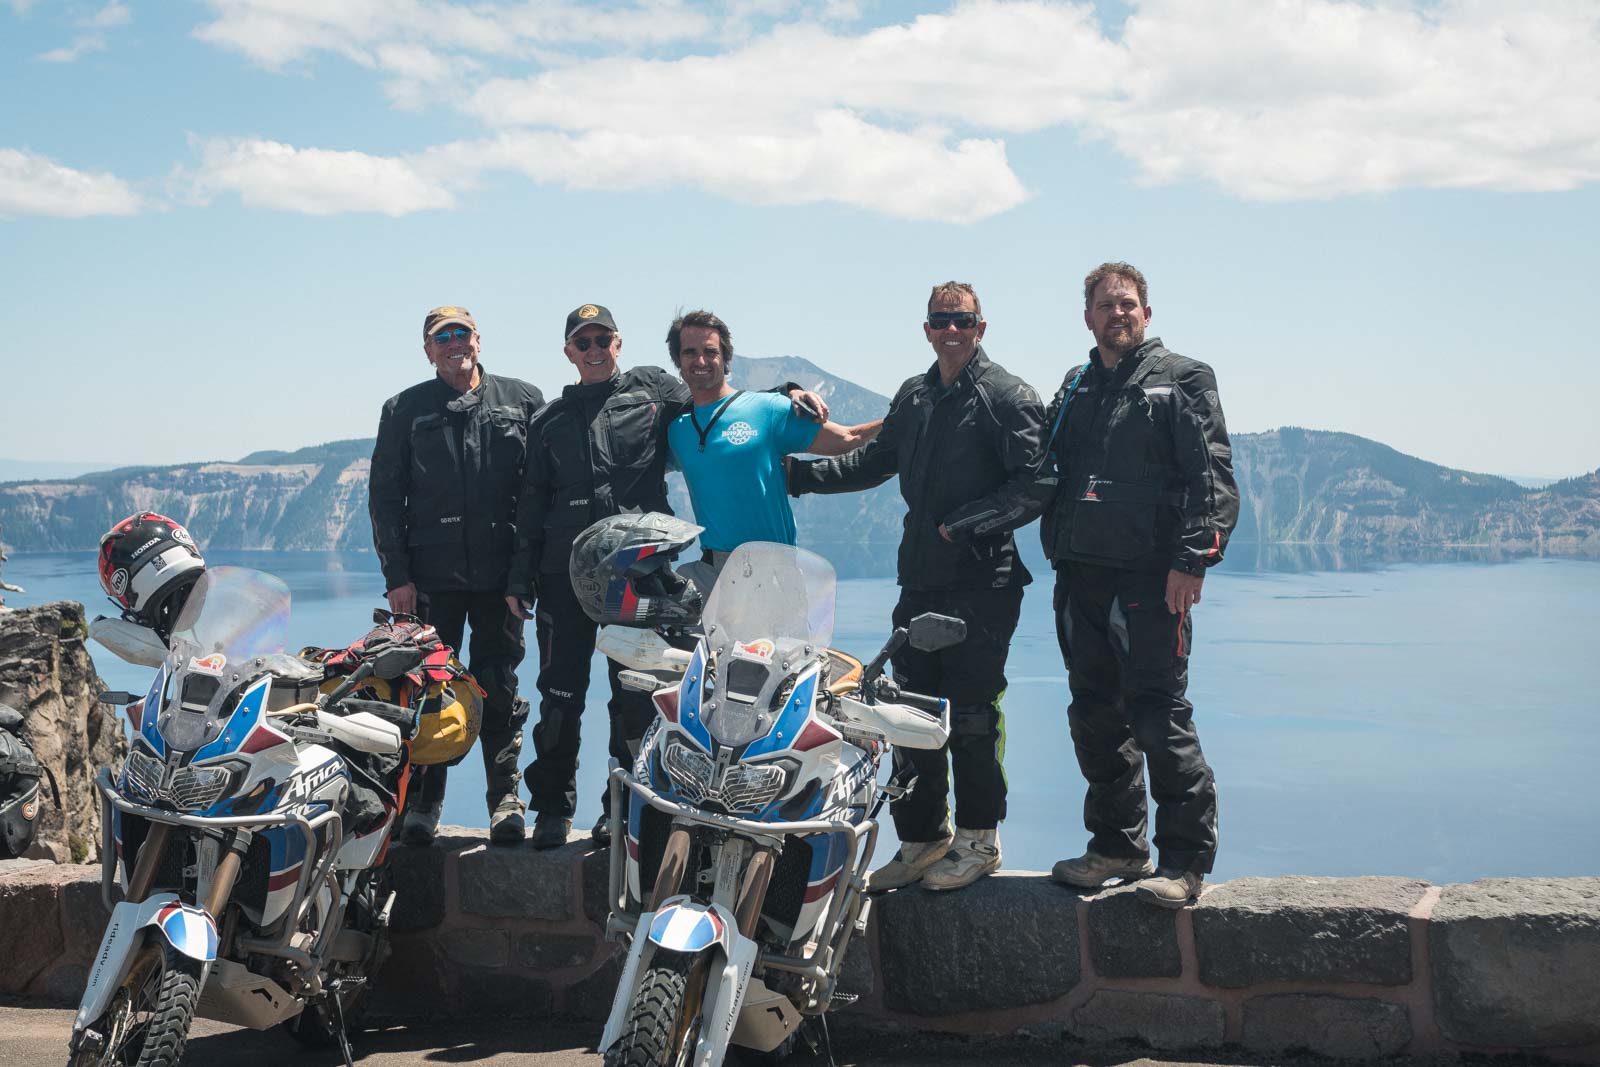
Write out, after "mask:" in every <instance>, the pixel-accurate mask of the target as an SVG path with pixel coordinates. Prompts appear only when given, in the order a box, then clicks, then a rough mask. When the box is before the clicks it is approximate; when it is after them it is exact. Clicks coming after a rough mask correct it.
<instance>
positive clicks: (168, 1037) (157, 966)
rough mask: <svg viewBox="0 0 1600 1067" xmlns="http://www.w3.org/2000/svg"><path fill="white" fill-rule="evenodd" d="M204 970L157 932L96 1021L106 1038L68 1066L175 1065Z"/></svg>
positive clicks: (95, 1026) (185, 1040)
mask: <svg viewBox="0 0 1600 1067" xmlns="http://www.w3.org/2000/svg"><path fill="white" fill-rule="evenodd" d="M200 968H201V964H200V962H199V961H198V960H192V959H190V958H189V957H188V956H185V955H184V954H183V953H181V952H179V951H178V950H177V949H175V948H173V947H172V946H171V945H170V944H168V943H167V942H166V940H165V939H163V938H162V937H160V936H159V935H156V934H151V935H150V936H149V937H148V938H146V940H145V943H144V945H143V946H142V947H141V948H140V949H139V950H138V952H137V953H136V954H135V956H134V959H133V964H132V966H130V967H129V968H128V975H127V977H126V978H124V979H123V980H122V984H121V985H120V986H118V987H117V991H116V993H115V994H114V995H113V997H112V999H111V1006H110V1007H109V1008H107V1009H106V1013H105V1014H104V1015H102V1016H101V1017H100V1018H99V1019H97V1020H95V1022H94V1023H92V1024H91V1025H90V1027H89V1028H90V1029H91V1030H94V1031H95V1032H96V1033H97V1034H98V1035H99V1036H100V1038H101V1039H102V1043H101V1044H100V1045H99V1047H98V1048H83V1049H80V1050H79V1051H78V1052H76V1053H74V1054H73V1056H72V1058H71V1059H70V1060H68V1062H67V1067H175V1065H176V1064H177V1063H178V1061H180V1060H182V1059H183V1048H184V1046H185V1045H186V1044H188V1041H189V1023H190V1021H191V1020H192V1019H193V1018H194V1007H195V1003H196V1002H197V1001H198V1000H199V999H200Z"/></svg>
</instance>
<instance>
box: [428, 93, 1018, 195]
mask: <svg viewBox="0 0 1600 1067" xmlns="http://www.w3.org/2000/svg"><path fill="white" fill-rule="evenodd" d="M462 148H463V146H452V147H451V148H450V149H449V150H448V152H449V155H450V158H452V159H454V160H458V161H459V160H461V159H464V158H471V159H474V160H475V161H476V165H477V166H478V167H480V168H483V169H495V168H508V169H513V170H518V171H521V172H522V173H523V174H525V175H527V176H528V177H529V178H531V179H533V180H534V181H537V182H549V183H557V184H561V185H565V186H567V187H569V188H580V189H638V188H663V187H669V186H690V187H694V188H700V189H704V190H706V191H708V192H711V193H713V194H716V195H719V196H725V197H727V198H729V199H731V200H737V201H741V202H744V203H756V204H808V203H819V202H830V201H831V202H837V203H843V204H851V205H854V206H857V207H862V208H866V209H867V210H870V211H876V212H879V213H882V214H885V215H890V216H894V217H898V218H910V219H945V220H949V221H956V222H972V221H976V220H978V219H982V218H987V217H989V216H991V215H995V214H998V213H999V212H1002V211H1006V210H1008V209H1010V208H1012V207H1015V206H1016V205H1017V204H1020V203H1021V202H1022V201H1024V200H1026V199H1027V196H1028V194H1027V191H1026V190H1025V189H1024V188H1023V186H1022V183H1021V182H1020V181H1019V180H1018V179H1017V177H1016V175H1015V174H1014V173H1012V171H1011V169H1010V168H1009V167H1008V166H1007V164H1006V156H1005V146H1004V145H1002V144H1001V143H1000V142H998V141H991V140H963V141H960V142H958V143H957V144H956V145H955V146H954V147H949V146H947V145H946V144H945V142H944V138H942V137H941V136H938V135H937V134H933V135H928V134H924V133H919V132H917V131H912V132H904V133H903V132H899V131H895V130H886V129H883V128H881V127H878V126H874V125H872V124H870V123H867V122H863V121H862V120H861V119H860V118H858V117H856V116H854V115H852V114H850V113H849V112H846V111H830V112H824V113H822V114H820V115H817V116H815V117H814V118H813V120H812V122H811V125H810V128H809V129H807V130H804V131H790V132H789V133H787V134H786V135H785V136H782V137H775V136H770V135H765V134H760V133H750V132H740V131H732V132H726V133H724V132H718V131H715V130H713V131H711V132H704V133H696V132H692V131H687V130H677V131H665V132H660V133H647V132H639V133H636V132H620V131H615V130H596V131H587V132H582V133H558V132H552V131H530V132H520V133H519V132H513V133H507V134H504V135H502V136H501V137H499V138H498V139H496V140H494V141H490V142H485V143H482V144H478V145H472V146H467V148H468V150H466V151H463V150H462Z"/></svg>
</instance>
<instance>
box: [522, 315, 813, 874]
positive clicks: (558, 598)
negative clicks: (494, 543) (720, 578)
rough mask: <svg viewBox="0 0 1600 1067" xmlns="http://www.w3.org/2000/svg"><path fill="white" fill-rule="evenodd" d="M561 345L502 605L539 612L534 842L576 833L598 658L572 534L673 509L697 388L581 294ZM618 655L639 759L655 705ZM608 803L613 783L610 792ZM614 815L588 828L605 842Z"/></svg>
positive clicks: (616, 753) (622, 722) (621, 704)
mask: <svg viewBox="0 0 1600 1067" xmlns="http://www.w3.org/2000/svg"><path fill="white" fill-rule="evenodd" d="M563 338H564V341H565V344H564V349H563V350H564V353H565V355H566V357H567V360H568V361H569V362H570V363H571V364H572V365H573V367H574V368H576V369H577V372H578V381H577V383H576V384H575V385H569V386H567V387H566V388H565V389H563V390H562V391H561V395H560V396H559V397H557V398H556V399H555V400H552V401H551V402H550V403H549V405H548V406H546V407H545V408H544V410H543V411H541V412H540V413H539V415H538V416H537V417H536V418H535V419H534V420H533V422H532V423H530V424H529V427H528V440H529V442H530V445H531V447H530V451H529V456H528V463H527V466H526V469H525V471H524V473H523V478H522V486H521V490H520V492H519V494H518V500H517V544H516V551H515V552H514V554H513V557H512V562H511V568H510V573H509V575H508V576H507V579H506V583H505V586H504V590H503V592H504V594H505V597H504V599H505V605H506V607H507V609H508V610H510V611H512V612H513V613H515V614H516V615H517V616H518V617H519V618H523V619H527V618H529V617H533V618H535V631H536V634H537V636H538V641H539V694H540V697H541V700H540V703H539V722H538V724H537V725H535V726H534V728H533V749H534V759H533V762H532V763H530V764H528V766H527V769H526V770H525V771H524V774H523V777H524V779H525V780H526V781H527V783H528V792H529V794H530V796H531V799H530V801H529V804H530V806H531V807H532V808H533V810H534V811H535V812H537V813H538V815H537V818H536V819H535V820H534V826H533V846H534V847H535V848H541V849H542V848H555V847H557V846H559V845H563V844H565V843H566V841H567V834H568V832H569V831H570V830H571V829H572V817H573V815H574V814H575V812H576V810H577V802H578V792H577V773H578V748H579V744H580V740H581V735H580V732H579V730H580V725H581V722H582V716H583V709H584V703H585V696H586V695H587V693H588V690H589V661H590V659H591V658H592V657H593V655H594V645H595V637H596V633H597V629H598V627H597V626H596V624H595V622H594V620H592V619H590V618H589V616H588V615H586V614H584V611H583V608H582V607H580V606H579V604H578V598H577V596H576V594H574V593H573V591H572V581H571V577H570V575H569V574H568V561H569V559H570V557H571V555H572V540H573V538H574V537H576V536H577V535H578V534H579V533H581V532H582V531H583V530H584V529H585V528H586V527H587V526H589V525H590V524H591V523H594V522H596V521H598V520H600V519H603V518H606V517H607V516H610V515H617V514H620V513H621V512H623V511H630V510H631V511H658V512H663V513H665V514H671V513H672V508H671V507H670V506H668V504H667V486H666V480H665V476H666V463H667V440H666V438H667V426H668V425H669V424H670V423H671V422H672V420H673V419H675V418H677V416H678V415H679V413H681V412H683V411H684V410H685V409H686V408H687V407H688V406H689V402H690V394H689V390H688V389H687V388H686V387H685V386H684V384H683V383H682V382H681V381H679V380H678V379H676V378H674V377H673V376H672V375H671V374H670V373H668V372H667V371H666V370H665V369H663V368H661V367H651V366H642V367H630V368H628V369H627V370H621V369H619V368H618V365H617V360H618V357H619V356H620V355H621V353H622V335H621V334H620V333H619V332H618V331H617V324H616V320H615V319H614V318H613V317H612V315H611V312H610V311H609V310H608V309H607V308H605V307H603V306H602V305H600V304H583V305H582V306H580V307H578V308H575V309H574V310H573V311H572V313H571V314H570V315H568V316H567V321H566V327H565V330H564V333H563ZM779 391H781V392H784V393H787V394H789V395H790V397H791V399H794V398H803V399H804V401H805V402H806V403H807V404H809V405H811V406H813V407H817V408H819V409H820V410H822V411H824V412H826V410H827V405H826V404H824V403H823V400H822V398H821V397H820V396H817V395H816V394H815V393H808V392H804V391H802V390H801V389H800V387H799V386H797V385H795V384H794V383H792V382H786V383H784V384H783V385H782V386H780V387H779ZM621 669H622V668H621V666H620V665H619V664H617V663H615V662H613V661H610V660H607V662H606V670H607V674H608V675H609V677H610V681H611V700H610V701H609V703H608V711H609V712H610V728H611V734H610V744H609V750H610V753H611V756H612V757H613V758H615V759H618V760H621V761H622V762H623V763H624V764H629V765H631V764H632V762H633V757H634V753H635V751H636V749H637V748H638V744H639V738H640V737H641V736H642V735H643V734H644V730H645V728H646V727H647V726H649V725H650V721H651V719H652V718H654V716H655V706H654V704H653V703H652V702H651V700H650V698H649V696H648V695H647V694H643V693H635V692H631V691H629V690H627V689H624V688H623V687H622V685H621V682H620V681H619V679H618V673H619V672H620V670H621ZM601 799H602V805H603V806H605V805H609V803H610V796H609V791H608V792H607V793H605V794H602V798H601ZM608 826H609V816H608V815H606V814H602V815H601V817H600V821H599V822H597V823H596V824H595V826H594V829H593V830H592V831H591V834H592V838H593V840H594V841H595V843H596V844H602V845H603V844H606V843H608V842H609V840H610V838H609V837H608V836H607V828H608Z"/></svg>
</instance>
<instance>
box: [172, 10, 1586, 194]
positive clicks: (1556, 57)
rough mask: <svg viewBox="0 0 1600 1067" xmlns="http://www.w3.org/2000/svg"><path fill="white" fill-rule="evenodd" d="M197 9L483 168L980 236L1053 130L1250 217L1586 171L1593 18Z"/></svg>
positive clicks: (1570, 179)
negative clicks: (349, 86) (1009, 153)
mask: <svg viewBox="0 0 1600 1067" xmlns="http://www.w3.org/2000/svg"><path fill="white" fill-rule="evenodd" d="M206 2H207V4H208V6H209V7H210V8H211V10H212V12H213V14H214V18H213V20H212V21H211V22H209V23H207V24H206V25H205V26H203V27H201V28H200V29H199V30H198V31H196V32H197V35H199V36H201V37H202V38H204V39H207V40H211V41H214V42H216V43H218V44H221V45H224V46H226V47H229V48H233V49H235V50H238V51H240V52H242V53H244V54H245V55H247V56H249V57H250V58H251V59H252V60H254V61H255V62H258V63H263V64H266V65H269V66H273V65H281V64H283V63H287V62H290V61H295V60H300V59H304V58H306V57H308V56H311V55H313V54H316V53H318V52H324V53H327V52H331V53H336V54H339V55H343V56H345V57H347V58H349V59H350V60H351V61H353V62H356V63H359V64H361V65H363V66H366V67H369V68H371V69H373V71H374V73H375V75H376V76H377V77H379V78H381V79H383V82H384V91H385V92H386V93H387V94H388V97H389V99H390V100H391V101H392V102H393V103H394V104H395V105H396V106H398V107H406V108H419V107H423V106H428V105H435V106H437V105H440V104H443V105H445V106H451V107H459V108H462V109H463V110H465V111H466V112H467V113H468V114H470V115H472V116H473V117H475V118H476V119H478V120H479V121H480V122H481V123H483V125H484V126H485V127H486V128H487V129H488V131H489V135H488V136H487V137H486V138H485V139H484V141H485V144H486V145H487V146H488V147H487V148H486V149H485V152H484V158H485V159H486V160H494V159H498V160H499V161H500V165H503V166H506V167H510V168H513V169H516V170H519V171H521V172H523V173H525V174H527V175H528V176H529V177H530V178H532V179H533V180H535V181H541V182H555V183H560V184H566V185H571V186H583V187H589V188H633V187H637V186H639V185H641V184H649V185H651V186H652V187H660V186H674V185H682V186H690V187H694V188H700V189H704V190H708V191H711V192H713V193H716V194H718V195H723V196H728V197H731V198H734V199H739V200H745V201H750V202H756V203H806V202H816V201H833V202H839V203H846V204H852V205H856V206H860V207H863V208H866V209H868V210H872V211H880V212H887V213H890V214H895V215H902V216H906V217H914V218H926V217H932V216H940V217H943V216H946V215H949V214H952V213H953V214H955V215H957V216H958V217H972V218H981V217H984V216H985V215H988V214H993V213H994V212H996V211H1003V210H1005V209H1006V208H1008V207H1011V206H1013V205H1015V204H1017V203H1020V202H1021V201H1023V200H1024V199H1026V195H1027V194H1026V193H1025V191H1024V184H1025V183H1024V181H1023V180H1022V179H1021V178H1020V177H1019V176H1018V175H1017V174H1016V173H1015V172H1014V171H1013V170H1012V168H1011V167H1010V165H1009V163H1008V162H1007V158H1006V151H1005V144H1004V141H1003V140H1002V138H1003V137H1006V136H1014V135H1018V134H1031V133H1037V132H1039V131H1049V130H1060V131H1068V132H1072V133H1075V134H1077V135H1079V136H1083V137H1088V138H1093V139H1099V140H1102V141H1104V142H1105V143H1107V144H1109V145H1110V146H1111V147H1112V148H1113V149H1114V150H1115V151H1116V152H1117V153H1119V154H1120V155H1122V156H1123V157H1124V158H1125V159H1126V160H1127V161H1128V163H1129V166H1130V167H1131V169H1132V172H1133V175H1134V177H1135V178H1136V179H1137V180H1139V181H1141V182H1144V183H1147V184H1169V183H1176V182H1193V181H1201V182H1209V183H1214V184H1215V185H1217V186H1219V187H1221V188H1222V189H1224V190H1226V191H1228V192H1230V193H1232V194H1234V195H1236V196H1239V197H1243V198H1251V199H1274V200H1282V199H1306V198H1324V197H1335V196H1342V195H1351V194H1363V193H1382V192H1387V191H1392V190H1398V189H1405V188H1442V187H1452V188H1474V189H1491V190H1547V189H1570V188H1574V187H1576V186H1579V185H1583V184H1585V183H1589V182H1593V181H1596V180H1597V179H1600V94H1596V93H1595V92H1594V90H1593V88H1592V80H1593V72H1594V71H1595V70H1597V69H1600V5H1597V4H1595V3H1593V2H1592V0H1545V2H1543V3H1525V4H1519V5H1515V6H1513V5H1505V4H1502V3H1499V2H1498V0H1438V2H1432V0H1426V2H1425V0H1413V2H1406V0H1375V2H1371V3H1368V2H1357V0H1214V2H1212V3H1208V4H1204V5H1197V4H1193V3H1189V2H1187V0H1138V2H1135V3H1134V4H1133V5H1132V9H1133V13H1132V14H1131V15H1130V16H1129V17H1128V18H1127V20H1126V21H1125V22H1124V23H1123V24H1122V25H1120V26H1105V25H1103V24H1102V21H1101V16H1100V15H1099V14H1098V13H1097V12H1096V10H1095V8H1094V7H1093V6H1092V5H1090V4H1089V3H1066V2H1060V0H960V2H957V3H956V4H955V5H954V6H952V7H950V8H949V9H947V10H945V11H943V12H940V13H933V14H924V15H920V16H917V17H915V18H913V19H910V20H909V21H906V22H904V23H901V24H895V25H889V26H881V27H877V28H873V29H867V30H864V31H854V30H851V29H848V28H847V27H849V26H850V25H851V24H852V23H853V21H854V20H855V19H857V18H858V17H859V15H860V8H861V5H860V4H858V3H856V2H855V0H835V2H833V3H830V4H829V5H827V6H826V8H823V7H822V6H821V5H817V4H806V3H802V2H800V0H731V2H729V3H726V4H723V5H720V6H719V7H717V8H716V9H714V10H709V11H708V10H707V9H705V8H702V7H698V6H691V5H690V4H688V3H686V2H683V0H633V2H625V3H616V4H611V5H608V6H604V7H596V6H591V5H585V4H578V3H575V2H572V0H551V2H548V3H474V4H470V5H468V4H466V3H452V2H445V0H206ZM668 45H670V46H673V47H675V48H677V49H678V50H679V52H681V51H682V49H683V48H685V47H688V48H691V49H694V50H695V51H696V52H698V53H701V54H694V55H681V54H680V55H673V56H672V57H671V58H654V57H653V56H652V51H651V50H652V49H659V48H660V47H662V46H668ZM597 53H598V54H597ZM659 54H660V53H659V52H657V53H655V55H659ZM669 54H670V53H669ZM530 68H531V69H532V70H533V71H535V73H532V74H528V73H525V72H526V71H527V70H528V69H530ZM697 151H698V153H699V157H698V158H696V152H697ZM485 165H488V164H485ZM432 188H435V189H436V190H439V191H440V194H441V195H448V194H446V193H443V192H442V190H443V188H444V187H443V186H438V185H434V186H432Z"/></svg>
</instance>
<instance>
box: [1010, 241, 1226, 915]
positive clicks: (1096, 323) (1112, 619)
mask: <svg viewBox="0 0 1600 1067" xmlns="http://www.w3.org/2000/svg"><path fill="white" fill-rule="evenodd" d="M1083 296H1084V313H1083V321H1084V324H1085V325H1087V326H1088V328H1089V331H1090V332H1091V333H1093V334H1094V339H1095V347H1094V349H1093V350H1092V351H1091V352H1090V353H1089V362H1088V363H1087V364H1085V365H1084V366H1083V367H1080V368H1078V369H1077V370H1075V371H1074V372H1072V373H1070V374H1068V375H1067V378H1066V380H1065V382H1063V384H1062V387H1061V390H1060V392H1058V393H1057V394H1056V397H1055V400H1054V401H1053V402H1052V404H1051V407H1050V410H1049V412H1048V414H1047V420H1046V421H1047V422H1048V423H1049V424H1050V425H1051V426H1052V427H1053V428H1054V430H1053V433H1052V434H1051V438H1050V441H1049V443H1048V448H1049V451H1050V457H1051V458H1052V459H1053V460H1054V461H1055V464H1056V470H1057V471H1058V485H1057V489H1056V494H1055V499H1054V501H1053V502H1052V503H1051V505H1050V507H1049V508H1048V509H1047V510H1046V511H1045V514H1044V523H1043V528H1042V536H1043V539H1044V550H1045V554H1046V555H1047V556H1049V557H1050V560H1051V562H1052V563H1053V564H1054V565H1055V567H1056V590H1055V613H1056V632H1057V636H1058V638H1059V641H1060V644H1061V655H1062V658H1063V659H1064V660H1065V661H1066V664H1067V672H1068V681H1069V684H1070V687H1071V689H1072V704H1071V706H1070V707H1069V708H1068V710H1067V717H1068V720H1069V722H1070V724H1071V728H1072V741H1073V745H1074V747H1075V748H1076V750H1077V756H1078V766H1079V767H1080V768H1081V769H1082V771H1083V776H1084V778H1085V779H1087V780H1088V784H1089V790H1088V799H1087V800H1086V801H1085V803H1084V825H1085V827H1086V828H1087V829H1088V831H1089V833H1090V835H1091V837H1090V840H1089V847H1088V850H1087V851H1086V852H1085V853H1084V854H1083V855H1082V856H1078V857H1076V858H1074V859H1067V860H1062V861H1060V862H1059V863H1057V864H1056V865H1055V868H1054V869H1053V870H1052V872H1051V877H1053V878H1054V879H1055V880H1056V881H1058V882H1063V883H1065V884H1067V885H1071V886H1077V887H1081V888H1093V887H1097V886H1099V885H1102V884H1103V883H1104V882H1106V881H1107V880H1108V879H1111V878H1121V879H1124V880H1132V879H1143V881H1141V882H1140V883H1139V886H1138V888H1137V889H1136V890H1135V893H1136V894H1137V895H1138V897H1139V898H1140V899H1142V900H1145V901H1147V902H1149V903H1152V904H1157V905H1160V906H1161V907H1166V908H1180V907H1183V906H1184V905H1185V904H1188V903H1190V902H1192V901H1194V900H1197V899H1198V898H1199V895H1200V888H1201V884H1202V882H1203V881H1204V879H1205V876H1206V874H1207V873H1208V872H1209V871H1210V870H1211V867H1212V863H1213V861H1214V859H1215V857H1216V851H1217V790H1216V782H1215V780H1214V778H1213V777H1212V774H1211V768H1210V766H1208V765H1207V763H1206V759H1205V756H1204V754H1203V753H1202V752H1201V751H1200V739H1199V736H1198V735H1197V734H1196V732H1195V728H1194V722H1193V712H1194V708H1193V705H1191V704H1190V703H1189V701H1188V700H1187V699H1186V698H1185V696H1184V692H1185V690H1186V689H1187V687H1188V680H1189V648H1190V643H1191V639H1192V636H1193V625H1192V620H1191V616H1190V612H1191V610H1192V609H1193V608H1194V606H1195V605H1197V604H1198V603H1200V590H1201V586H1202V585H1203V583H1204V581H1205V574H1206V569H1207V568H1209V567H1213V566H1215V565H1216V564H1218V563H1220V562H1221V561H1222V553H1223V549H1224V548H1225V547H1226V546H1227V542H1228V535H1229V534H1230V533H1232V531H1233V526H1234V523H1235V522H1237V521H1238V518H1239V492H1238V489H1237V487H1236V486H1235V485H1234V480H1233V454H1232V450H1231V448H1230V446H1229V443H1228V430H1227V427H1226V426H1225V425H1224V423H1223V418H1222V404H1221V402H1220V401H1219V400H1218V398H1217V382H1216V377H1215V376H1214V375H1213V374H1212V372H1211V368H1210V367H1208V366H1206V365H1205V364H1204V363H1199V362H1197V361H1195V360H1192V359H1186V358H1185V357H1183V356H1180V355H1178V354H1177V353H1175V352H1171V351H1168V350H1167V349H1166V348H1165V347H1163V346H1162V344H1161V339H1160V338H1159V337H1152V338H1149V339H1148V340H1147V339H1146V338H1145V326H1146V325H1147V324H1148V323H1149V321H1150V317H1151V309H1150V300H1149V288H1148V286H1147V285H1146V284H1145V279H1144V275H1143V274H1141V273H1139V271H1138V270H1136V269H1135V268H1133V267H1132V266H1130V265H1128V264H1126V263H1104V264H1101V265H1100V266H1099V267H1096V268H1095V269H1094V270H1093V271H1091V272H1090V273H1089V276H1088V277H1087V278H1085V279H1084V283H1083ZM1146 766H1148V768H1149V773H1150V793H1151V795H1152V796H1153V797H1154V798H1155V801H1156V832H1155V846H1156V850H1157V852H1158V853H1159V860H1160V864H1159V869H1157V868H1155V867H1154V865H1152V863H1151V861H1150V844H1149V842H1148V841H1146V839H1145V828H1146V802H1145V784H1144V770H1145V767H1146ZM1152 871H1154V873H1155V877H1148V876H1149V875H1150V874H1151V873H1152Z"/></svg>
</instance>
